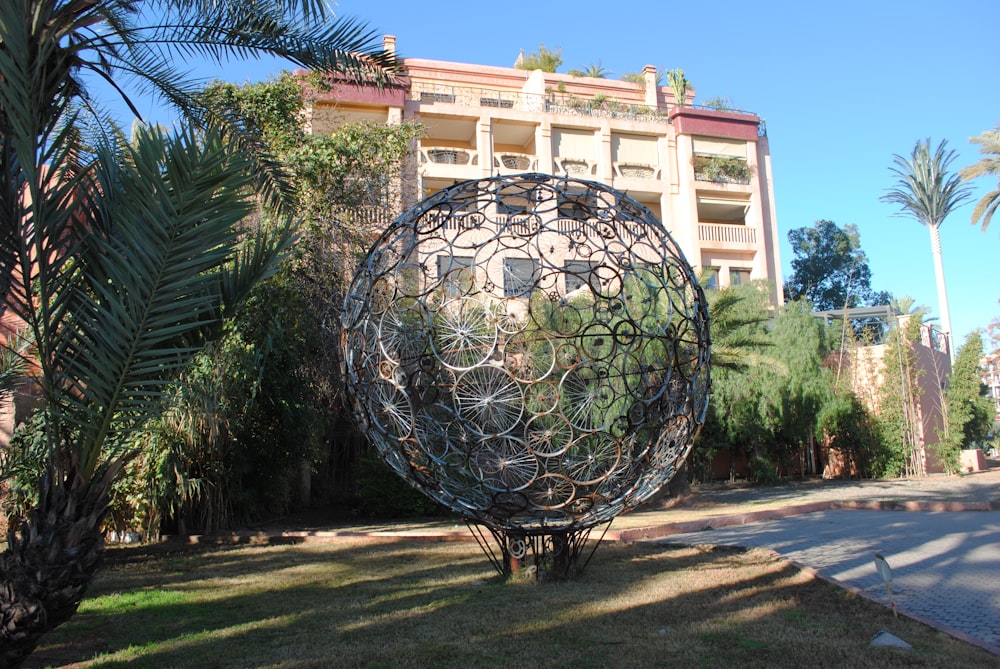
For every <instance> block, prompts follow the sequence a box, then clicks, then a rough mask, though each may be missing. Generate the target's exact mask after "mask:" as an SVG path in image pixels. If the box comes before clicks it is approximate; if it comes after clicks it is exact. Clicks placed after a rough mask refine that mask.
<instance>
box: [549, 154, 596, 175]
mask: <svg viewBox="0 0 1000 669" xmlns="http://www.w3.org/2000/svg"><path fill="white" fill-rule="evenodd" d="M553 162H554V163H555V165H556V174H558V175H561V176H567V177H581V176H583V177H590V176H593V175H595V174H597V161H596V160H590V159H588V158H568V157H563V156H555V157H554V158H553Z"/></svg>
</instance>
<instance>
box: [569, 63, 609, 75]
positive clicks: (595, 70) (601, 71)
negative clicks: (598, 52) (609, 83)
mask: <svg viewBox="0 0 1000 669" xmlns="http://www.w3.org/2000/svg"><path fill="white" fill-rule="evenodd" d="M566 74H568V75H570V76H573V77H592V78H594V79H606V78H607V77H608V75H609V74H611V70H609V69H607V68H605V67H604V66H603V65H601V61H600V60H598V61H597V62H596V63H591V64H590V65H588V66H587V68H586V69H583V70H580V69H576V68H574V69H572V70H568V71H567V72H566Z"/></svg>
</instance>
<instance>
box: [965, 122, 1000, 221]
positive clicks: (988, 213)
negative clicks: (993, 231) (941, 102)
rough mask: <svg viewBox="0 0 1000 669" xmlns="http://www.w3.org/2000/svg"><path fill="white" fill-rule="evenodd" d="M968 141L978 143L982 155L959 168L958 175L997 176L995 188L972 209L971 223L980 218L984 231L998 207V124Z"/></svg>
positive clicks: (999, 161) (999, 183) (999, 199)
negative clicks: (976, 160)
mask: <svg viewBox="0 0 1000 669" xmlns="http://www.w3.org/2000/svg"><path fill="white" fill-rule="evenodd" d="M969 141H970V142H972V143H973V144H979V146H980V148H979V153H980V154H982V156H983V157H982V158H980V159H979V161H978V162H976V163H974V164H972V165H968V166H967V167H963V168H962V169H960V170H959V171H958V175H959V176H960V177H962V178H963V179H965V180H969V179H976V178H978V177H990V176H992V177H996V178H997V188H995V189H994V190H991V191H990V192H988V193H986V194H985V195H983V196H982V197H981V198H980V199H979V202H977V203H976V208H975V209H973V210H972V224H973V225H975V224H976V223H977V222H979V221H980V220H981V221H982V225H983V231H984V232H985V231H986V228H988V227H990V221H991V220H993V214H995V213H996V211H997V208H998V207H1000V125H997V126H996V127H995V128H993V129H992V130H986V131H985V132H983V133H982V134H979V135H976V136H975V137H972V138H970V139H969Z"/></svg>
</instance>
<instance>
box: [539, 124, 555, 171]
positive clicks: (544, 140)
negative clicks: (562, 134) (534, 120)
mask: <svg viewBox="0 0 1000 669" xmlns="http://www.w3.org/2000/svg"><path fill="white" fill-rule="evenodd" d="M535 154H536V155H537V156H538V166H537V170H538V171H539V172H541V173H542V174H555V170H554V169H553V165H552V123H551V122H550V121H548V120H547V119H546V120H544V121H542V123H541V124H540V125H538V126H536V127H535Z"/></svg>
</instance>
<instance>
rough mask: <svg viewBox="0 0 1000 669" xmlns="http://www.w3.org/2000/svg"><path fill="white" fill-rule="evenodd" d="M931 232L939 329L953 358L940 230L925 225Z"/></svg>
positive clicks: (949, 354)
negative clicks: (939, 318)
mask: <svg viewBox="0 0 1000 669" xmlns="http://www.w3.org/2000/svg"><path fill="white" fill-rule="evenodd" d="M927 229H928V230H929V231H930V234H931V255H932V256H933V257H934V278H935V280H936V282H937V298H938V309H940V310H941V330H942V332H943V333H944V339H945V344H946V345H947V347H948V357H949V359H951V360H952V361H954V360H955V353H954V347H953V346H952V332H951V314H950V313H949V311H948V290H947V289H946V288H945V283H944V261H943V260H942V257H941V231H940V228H938V227H937V226H933V225H931V226H927Z"/></svg>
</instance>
